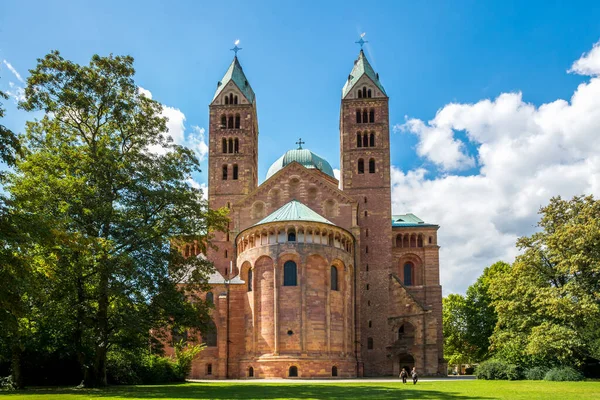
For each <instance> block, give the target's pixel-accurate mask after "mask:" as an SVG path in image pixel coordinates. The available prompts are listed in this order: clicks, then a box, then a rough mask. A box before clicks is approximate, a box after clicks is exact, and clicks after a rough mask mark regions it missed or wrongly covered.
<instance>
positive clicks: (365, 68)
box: [342, 49, 387, 98]
mask: <svg viewBox="0 0 600 400" xmlns="http://www.w3.org/2000/svg"><path fill="white" fill-rule="evenodd" d="M363 75H367V76H368V77H369V79H371V80H372V81H373V83H374V84H375V85H377V87H378V88H379V90H381V93H383V94H385V95H386V96H387V94H386V93H385V89H384V88H383V86H382V85H381V82H379V76H378V75H377V74H376V73H375V71H374V70H373V67H371V64H369V60H367V57H365V53H364V52H363V51H362V49H361V50H360V53H358V59H357V60H356V61H355V62H354V68H352V72H350V76H349V77H348V80H347V81H346V84H345V85H344V88H343V89H342V98H344V97H346V95H347V94H348V92H349V91H350V90H351V89H352V88H353V87H354V85H355V84H356V82H358V80H359V79H360V78H361V77H362V76H363Z"/></svg>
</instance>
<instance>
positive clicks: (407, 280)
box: [404, 262, 413, 286]
mask: <svg viewBox="0 0 600 400" xmlns="http://www.w3.org/2000/svg"><path fill="white" fill-rule="evenodd" d="M404 284H405V285H406V286H412V284H413V263H411V262H407V263H406V264H404Z"/></svg>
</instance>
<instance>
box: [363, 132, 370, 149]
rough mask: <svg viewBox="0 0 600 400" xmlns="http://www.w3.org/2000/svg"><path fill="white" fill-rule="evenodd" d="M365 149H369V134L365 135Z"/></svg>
mask: <svg viewBox="0 0 600 400" xmlns="http://www.w3.org/2000/svg"><path fill="white" fill-rule="evenodd" d="M363 147H369V135H368V134H367V132H365V133H364V135H363Z"/></svg>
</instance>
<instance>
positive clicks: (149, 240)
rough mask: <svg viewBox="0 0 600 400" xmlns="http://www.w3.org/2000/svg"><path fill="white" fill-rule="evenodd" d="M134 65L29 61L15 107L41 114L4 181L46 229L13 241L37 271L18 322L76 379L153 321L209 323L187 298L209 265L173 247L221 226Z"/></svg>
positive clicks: (90, 377)
mask: <svg viewBox="0 0 600 400" xmlns="http://www.w3.org/2000/svg"><path fill="white" fill-rule="evenodd" d="M134 73H135V71H134V68H133V58H132V57H129V56H112V55H110V56H108V57H100V56H97V55H96V56H94V57H92V59H91V62H90V63H89V65H78V64H76V63H73V62H71V61H68V60H65V59H64V58H63V57H62V56H61V55H60V54H59V53H58V52H57V51H54V52H51V53H50V54H48V55H47V56H45V57H44V58H42V59H39V60H38V63H37V66H36V67H35V68H34V69H33V70H31V71H30V76H29V78H28V79H27V87H26V89H25V97H26V99H25V101H23V102H22V103H21V104H20V107H22V108H23V109H25V110H28V111H42V112H43V113H44V115H43V117H42V118H41V119H39V120H34V121H30V122H28V123H27V129H26V134H25V135H24V136H23V137H22V142H23V149H22V150H23V151H22V153H23V154H22V155H21V156H18V157H17V158H16V160H15V161H16V163H15V168H14V172H13V173H11V174H10V175H9V177H8V183H7V186H6V187H7V190H8V192H9V193H10V201H11V203H12V204H13V205H14V207H15V208H16V209H18V210H20V212H22V213H24V214H26V215H32V216H35V217H36V220H37V221H39V223H40V224H41V225H43V226H47V227H49V228H48V230H49V231H50V232H51V237H50V238H44V240H38V241H37V242H36V246H37V247H36V246H32V247H31V248H28V249H21V250H22V251H23V252H25V253H28V256H29V257H31V258H32V260H34V261H35V265H36V266H37V268H38V269H39V271H40V272H41V275H42V276H43V277H44V279H43V280H42V282H41V283H40V284H41V285H42V287H43V290H41V291H40V293H42V294H43V300H42V299H41V298H39V297H38V298H36V296H33V294H32V297H31V300H30V301H29V304H31V306H32V307H31V308H32V310H33V311H32V312H31V313H30V314H29V315H28V318H27V319H28V321H29V322H30V323H35V324H36V326H37V329H36V332H37V334H36V335H34V336H35V340H38V344H37V345H39V344H40V342H39V341H40V340H41V341H43V342H44V345H45V346H48V347H50V348H53V349H55V350H56V351H62V352H65V353H70V354H76V358H77V360H78V361H79V363H80V366H81V371H82V372H81V373H82V377H83V379H84V380H85V383H86V384H88V385H105V384H106V360H107V353H108V352H109V351H110V350H111V348H114V347H118V346H125V347H128V348H134V347H136V346H138V347H140V346H141V347H144V346H145V347H147V344H148V340H149V339H150V338H149V336H150V331H151V329H153V328H155V331H160V329H157V328H161V327H165V326H170V325H172V324H178V325H180V326H182V327H186V328H198V329H201V328H203V327H205V326H206V325H207V324H209V317H208V312H207V310H208V307H209V306H208V305H206V304H204V303H203V302H202V301H201V300H199V299H194V301H187V300H188V299H189V298H190V296H191V297H193V296H194V293H195V290H196V289H203V288H204V289H205V288H206V278H207V276H208V274H209V273H210V272H211V271H212V265H211V264H210V263H209V262H208V261H207V260H206V259H204V258H202V257H191V258H188V259H184V258H183V257H182V255H181V253H180V252H179V251H178V246H179V245H180V244H181V243H182V242H183V241H196V242H197V243H198V244H199V246H200V248H202V249H206V247H207V246H209V245H210V238H211V232H213V231H214V230H218V229H221V230H222V229H224V228H225V227H226V223H227V218H226V214H225V212H224V211H213V210H210V209H209V208H208V204H207V202H206V201H205V200H203V198H202V193H201V191H200V190H198V189H195V188H194V187H193V186H192V185H190V183H189V181H190V180H191V174H192V172H194V171H196V170H198V168H199V162H198V160H197V159H196V157H195V156H194V153H193V152H192V151H191V150H190V149H187V148H184V147H182V146H179V145H176V144H174V143H173V142H172V140H171V139H170V137H169V136H168V134H167V127H166V118H165V117H163V116H162V115H161V111H162V107H161V105H160V104H159V103H158V102H156V101H154V100H152V99H149V98H147V97H145V96H143V95H141V94H140V93H139V89H138V87H137V86H136V84H135V82H134V79H133V76H134ZM157 147H158V148H160V149H161V151H160V152H154V151H153V149H155V148H157ZM29 262H32V261H31V260H30V261H29ZM182 283H186V285H181V284H182ZM36 304H37V307H36ZM40 327H43V334H42V333H41V332H42V330H41V329H40ZM42 336H43V337H42Z"/></svg>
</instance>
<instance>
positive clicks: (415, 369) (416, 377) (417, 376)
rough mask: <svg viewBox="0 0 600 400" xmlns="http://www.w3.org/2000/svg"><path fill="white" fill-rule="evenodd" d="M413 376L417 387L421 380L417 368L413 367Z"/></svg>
mask: <svg viewBox="0 0 600 400" xmlns="http://www.w3.org/2000/svg"><path fill="white" fill-rule="evenodd" d="M411 375H412V378H413V385H416V384H417V381H418V380H419V375H418V374H417V368H416V367H413V369H412V372H411Z"/></svg>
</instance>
